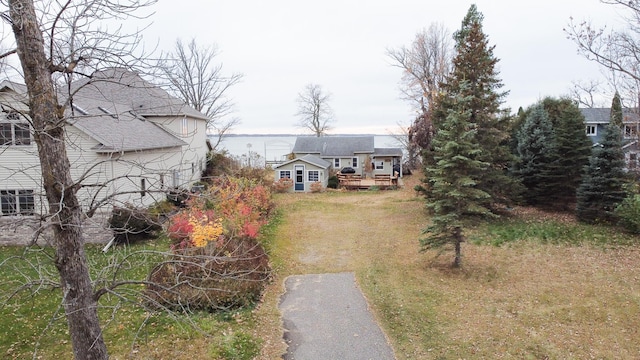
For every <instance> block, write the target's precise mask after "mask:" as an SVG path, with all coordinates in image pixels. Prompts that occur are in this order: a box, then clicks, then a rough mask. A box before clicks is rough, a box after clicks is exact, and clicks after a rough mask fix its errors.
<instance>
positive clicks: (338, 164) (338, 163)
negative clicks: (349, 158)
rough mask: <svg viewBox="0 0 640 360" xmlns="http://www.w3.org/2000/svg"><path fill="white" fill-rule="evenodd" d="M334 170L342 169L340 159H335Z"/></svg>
mask: <svg viewBox="0 0 640 360" xmlns="http://www.w3.org/2000/svg"><path fill="white" fill-rule="evenodd" d="M333 168H334V169H340V158H335V159H333Z"/></svg>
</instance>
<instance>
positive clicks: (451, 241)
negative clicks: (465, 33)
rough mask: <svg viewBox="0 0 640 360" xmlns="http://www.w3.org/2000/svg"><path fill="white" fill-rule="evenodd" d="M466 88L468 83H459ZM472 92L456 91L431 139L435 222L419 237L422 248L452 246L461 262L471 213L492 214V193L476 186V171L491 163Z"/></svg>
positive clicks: (431, 193) (431, 200)
mask: <svg viewBox="0 0 640 360" xmlns="http://www.w3.org/2000/svg"><path fill="white" fill-rule="evenodd" d="M460 86H461V87H462V88H463V89H466V87H467V84H466V83H464V82H463V83H460ZM471 102H472V97H471V96H464V95H462V94H457V95H456V97H455V98H454V99H453V101H452V103H451V104H452V105H454V106H453V107H452V108H450V109H449V110H448V115H447V117H446V118H445V119H444V121H442V122H441V123H440V124H439V126H438V132H437V133H436V135H435V136H434V138H433V140H432V146H433V160H434V161H435V165H434V166H433V167H431V168H429V169H428V170H427V171H428V173H427V176H428V178H429V184H430V191H429V193H428V200H429V201H428V202H427V207H428V208H430V209H431V210H432V211H433V214H434V216H433V224H432V225H431V226H429V227H428V228H427V229H425V230H424V233H425V234H429V236H427V237H425V238H423V239H421V240H420V244H421V246H422V248H423V249H430V248H440V247H444V246H447V245H450V246H453V248H454V250H455V259H454V262H453V265H454V266H456V267H458V266H460V265H461V262H462V251H461V244H462V242H463V241H464V229H465V223H466V221H468V220H469V218H470V217H476V216H478V215H491V213H490V212H489V211H488V210H487V209H486V208H485V207H484V206H483V203H484V202H485V201H486V199H487V198H489V197H490V195H489V194H487V193H486V192H485V191H483V190H481V189H479V188H478V186H477V181H476V179H475V175H476V174H478V173H479V172H482V171H485V170H486V169H487V168H488V164H487V163H485V162H483V161H481V160H479V158H480V155H481V153H482V150H481V148H480V146H479V143H478V139H477V134H478V131H477V128H478V126H477V124H474V123H472V122H470V119H471V116H472V110H471Z"/></svg>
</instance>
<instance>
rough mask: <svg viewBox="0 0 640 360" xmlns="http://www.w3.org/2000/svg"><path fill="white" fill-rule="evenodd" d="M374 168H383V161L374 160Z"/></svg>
mask: <svg viewBox="0 0 640 360" xmlns="http://www.w3.org/2000/svg"><path fill="white" fill-rule="evenodd" d="M375 164H376V170H383V169H384V161H376V162H375Z"/></svg>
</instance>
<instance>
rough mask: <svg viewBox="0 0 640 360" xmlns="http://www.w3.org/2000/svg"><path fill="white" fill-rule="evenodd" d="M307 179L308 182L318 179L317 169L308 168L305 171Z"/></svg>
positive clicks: (318, 172)
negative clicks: (306, 171)
mask: <svg viewBox="0 0 640 360" xmlns="http://www.w3.org/2000/svg"><path fill="white" fill-rule="evenodd" d="M307 179H308V181H310V182H313V181H319V180H320V171H318V170H309V172H308V173H307Z"/></svg>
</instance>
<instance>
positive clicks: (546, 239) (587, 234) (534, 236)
mask: <svg viewBox="0 0 640 360" xmlns="http://www.w3.org/2000/svg"><path fill="white" fill-rule="evenodd" d="M469 238H470V240H471V242H473V243H475V244H478V245H479V244H489V245H494V246H501V245H505V244H509V243H514V242H517V241H523V240H527V241H534V242H538V243H541V244H551V245H574V246H580V245H587V244H589V245H596V246H615V245H634V244H638V237H636V236H633V235H631V234H627V233H624V232H623V231H621V230H620V229H619V228H616V227H612V226H604V225H589V224H583V223H567V222H562V221H554V220H550V221H526V220H522V219H500V220H497V221H493V222H489V223H485V224H482V225H480V226H478V227H477V228H475V229H473V230H472V231H471V232H470V236H469Z"/></svg>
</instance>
